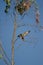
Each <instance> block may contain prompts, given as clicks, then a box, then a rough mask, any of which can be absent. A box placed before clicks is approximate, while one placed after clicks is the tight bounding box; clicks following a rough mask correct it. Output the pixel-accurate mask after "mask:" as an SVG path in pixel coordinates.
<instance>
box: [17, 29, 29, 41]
mask: <svg viewBox="0 0 43 65" xmlns="http://www.w3.org/2000/svg"><path fill="white" fill-rule="evenodd" d="M29 33H30V30H29V31H26V32H24V33H22V34H19V35H18V37H19V38H21V39H22V40H23V41H24V37H25V36H27V35H28V34H29Z"/></svg>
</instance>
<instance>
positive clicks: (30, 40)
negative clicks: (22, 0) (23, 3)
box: [0, 0, 43, 65]
mask: <svg viewBox="0 0 43 65" xmlns="http://www.w3.org/2000/svg"><path fill="white" fill-rule="evenodd" d="M36 1H37V3H38V6H39V11H40V25H42V26H43V0H36ZM4 9H5V3H4V2H3V0H0V40H1V41H2V46H3V48H4V50H5V52H6V54H7V55H8V57H9V58H10V60H11V40H12V35H13V26H14V24H13V23H14V17H13V16H10V14H9V13H8V14H7V15H6V14H5V13H4ZM10 13H11V11H10ZM23 23H25V24H28V23H29V24H35V12H34V7H31V8H30V10H28V13H27V15H25V16H24V18H23V19H21V16H19V17H18V19H17V24H18V25H20V24H23ZM28 30H30V31H31V32H30V34H29V35H28V36H26V40H27V42H23V41H22V40H21V39H18V40H17V41H16V44H15V45H14V46H15V50H14V52H15V55H14V61H15V65H43V30H41V31H40V30H39V28H38V27H35V26H24V27H20V28H17V30H16V36H17V35H18V34H20V33H23V32H25V31H28ZM20 44H21V46H20ZM0 65H6V64H5V63H4V61H3V60H2V59H1V60H0Z"/></svg>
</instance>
